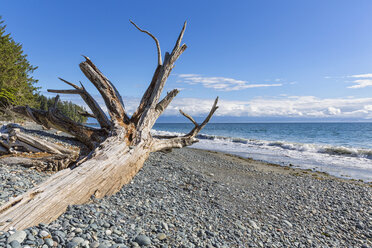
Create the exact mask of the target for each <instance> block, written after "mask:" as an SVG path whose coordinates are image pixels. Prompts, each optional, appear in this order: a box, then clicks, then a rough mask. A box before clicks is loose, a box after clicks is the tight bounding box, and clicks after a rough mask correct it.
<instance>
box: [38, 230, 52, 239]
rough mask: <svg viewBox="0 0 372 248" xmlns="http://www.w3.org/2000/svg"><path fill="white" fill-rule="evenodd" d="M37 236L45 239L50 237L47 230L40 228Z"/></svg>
mask: <svg viewBox="0 0 372 248" xmlns="http://www.w3.org/2000/svg"><path fill="white" fill-rule="evenodd" d="M39 236H40V237H41V238H43V239H46V238H50V237H51V236H50V234H49V233H48V232H47V231H44V230H41V231H40V232H39Z"/></svg>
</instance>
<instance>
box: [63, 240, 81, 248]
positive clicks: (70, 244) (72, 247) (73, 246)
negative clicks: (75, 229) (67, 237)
mask: <svg viewBox="0 0 372 248" xmlns="http://www.w3.org/2000/svg"><path fill="white" fill-rule="evenodd" d="M78 246H79V245H78V244H77V243H75V242H72V241H71V242H68V243H67V245H66V248H76V247H78Z"/></svg>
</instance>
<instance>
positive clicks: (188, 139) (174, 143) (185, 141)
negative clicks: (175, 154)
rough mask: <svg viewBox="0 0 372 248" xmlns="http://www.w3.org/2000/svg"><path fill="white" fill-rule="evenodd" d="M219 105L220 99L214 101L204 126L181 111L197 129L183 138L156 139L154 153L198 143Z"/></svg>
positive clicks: (153, 146) (203, 123)
mask: <svg viewBox="0 0 372 248" xmlns="http://www.w3.org/2000/svg"><path fill="white" fill-rule="evenodd" d="M217 103H218V97H217V98H216V100H215V101H214V104H213V106H212V108H211V110H210V112H209V114H208V115H207V117H206V118H205V119H204V121H203V122H202V124H200V125H199V124H197V122H196V121H195V120H194V119H193V118H192V117H191V116H190V115H188V114H186V113H184V112H183V111H182V110H180V112H181V114H183V115H184V116H185V117H186V118H188V119H189V120H190V121H191V122H192V123H194V125H195V127H194V128H193V129H192V130H191V131H190V132H189V133H188V134H186V135H184V136H181V137H163V138H160V137H159V138H154V143H153V145H152V147H151V149H152V151H160V150H166V149H171V148H182V147H185V146H189V145H192V144H194V143H196V142H198V139H196V135H197V134H198V133H199V132H200V131H201V130H202V129H203V128H204V127H205V125H207V123H208V122H209V120H210V119H211V118H212V116H213V114H214V112H216V110H217V109H218V106H217Z"/></svg>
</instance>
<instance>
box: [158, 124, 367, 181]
mask: <svg viewBox="0 0 372 248" xmlns="http://www.w3.org/2000/svg"><path fill="white" fill-rule="evenodd" d="M192 128H193V124H191V123H157V124H155V126H154V128H153V129H154V130H153V132H154V133H155V134H161V135H174V134H186V133H188V132H189V131H190V130H191V129H192ZM198 138H199V140H200V142H198V143H196V144H194V145H193V147H195V148H200V149H207V150H215V151H222V152H226V153H231V154H236V155H239V156H243V157H249V158H253V159H257V160H262V161H266V162H271V163H277V164H281V165H292V166H295V167H299V168H305V169H315V170H318V171H324V172H327V173H329V174H331V175H335V176H339V177H344V178H354V179H363V180H365V181H372V123H209V124H207V126H206V127H205V128H204V129H203V130H202V131H201V133H200V135H199V136H198Z"/></svg>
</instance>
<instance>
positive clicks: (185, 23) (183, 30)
mask: <svg viewBox="0 0 372 248" xmlns="http://www.w3.org/2000/svg"><path fill="white" fill-rule="evenodd" d="M186 25H187V21H185V22H184V23H183V27H182V30H181V33H180V35H179V36H178V39H177V41H176V45H175V46H174V48H173V50H175V49H176V48H178V47H179V46H180V45H181V41H182V38H183V34H184V33H185V30H186Z"/></svg>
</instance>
